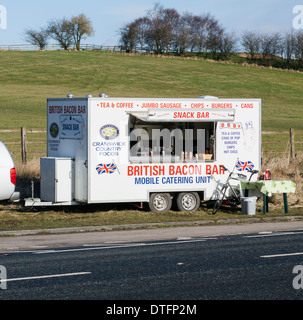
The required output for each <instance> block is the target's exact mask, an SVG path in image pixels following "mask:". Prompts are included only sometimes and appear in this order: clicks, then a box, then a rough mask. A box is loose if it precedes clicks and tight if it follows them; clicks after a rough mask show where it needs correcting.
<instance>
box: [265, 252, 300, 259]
mask: <svg viewBox="0 0 303 320" xmlns="http://www.w3.org/2000/svg"><path fill="white" fill-rule="evenodd" d="M300 255H303V252H294V253H281V254H272V255H267V256H260V258H276V257H289V256H300Z"/></svg>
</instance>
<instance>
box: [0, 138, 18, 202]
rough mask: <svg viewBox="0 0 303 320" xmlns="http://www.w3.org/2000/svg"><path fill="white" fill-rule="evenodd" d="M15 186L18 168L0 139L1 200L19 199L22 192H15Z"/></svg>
mask: <svg viewBox="0 0 303 320" xmlns="http://www.w3.org/2000/svg"><path fill="white" fill-rule="evenodd" d="M15 186H16V169H15V164H14V160H13V158H12V156H11V154H10V152H9V151H8V149H7V148H6V146H5V144H4V143H3V142H2V141H0V200H1V201H2V200H10V201H13V202H15V201H18V200H19V199H20V192H15Z"/></svg>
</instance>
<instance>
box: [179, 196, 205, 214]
mask: <svg viewBox="0 0 303 320" xmlns="http://www.w3.org/2000/svg"><path fill="white" fill-rule="evenodd" d="M177 207H178V209H179V210H180V211H188V212H191V211H196V210H198V208H199V207H200V196H199V194H198V193H197V192H182V193H179V194H178V195H177Z"/></svg>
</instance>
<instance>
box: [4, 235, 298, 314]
mask: <svg viewBox="0 0 303 320" xmlns="http://www.w3.org/2000/svg"><path fill="white" fill-rule="evenodd" d="M0 265H1V266H2V267H1V268H0V277H1V288H0V299H1V300H7V299H9V300H20V299H26V300H31V299H33V300H44V299H47V300H57V299H60V300H74V299H81V300H83V299H90V300H107V301H108V300H225V299H228V300H232V299H236V300H264V299H265V300H284V299H286V300H297V299H300V300H301V299H302V298H303V286H302V288H301V283H302V281H301V277H300V275H301V267H302V269H303V229H302V230H301V229H299V230H298V229H297V230H286V229H285V230H282V231H273V232H271V231H268V232H267V231H261V233H260V232H258V233H248V234H237V235H228V234H225V235H224V234H222V235H214V236H199V237H197V236H194V237H178V238H176V239H170V240H167V239H164V240H157V241H144V242H124V243H123V242H121V243H102V244H101V243H100V244H97V243H94V244H82V245H81V246H73V247H64V246H62V245H61V246H54V248H53V249H52V248H50V247H48V248H42V247H40V248H38V246H37V248H35V249H29V250H23V251H13V250H9V251H7V250H6V251H3V252H2V253H0ZM294 268H295V269H294ZM294 271H295V272H294ZM5 275H6V280H5ZM185 310H187V311H189V312H191V311H193V309H190V308H189V309H185ZM104 312H105V311H104ZM142 312H143V311H142V310H141V313H142ZM146 312H151V311H150V310H149V311H148V310H147V311H146Z"/></svg>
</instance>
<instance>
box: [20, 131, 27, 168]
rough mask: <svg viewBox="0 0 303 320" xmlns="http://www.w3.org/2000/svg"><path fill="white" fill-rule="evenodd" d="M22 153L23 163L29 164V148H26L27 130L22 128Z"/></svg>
mask: <svg viewBox="0 0 303 320" xmlns="http://www.w3.org/2000/svg"><path fill="white" fill-rule="evenodd" d="M21 152H22V163H24V164H26V163H27V146H26V128H25V127H21Z"/></svg>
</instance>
